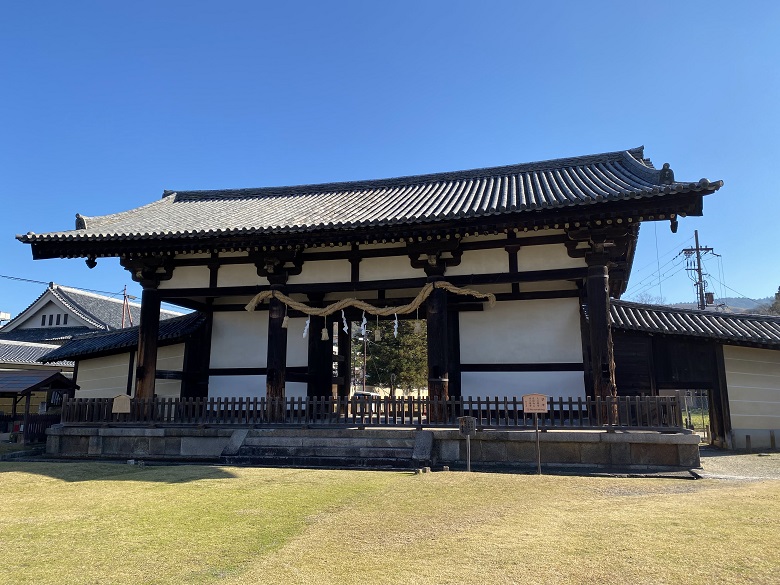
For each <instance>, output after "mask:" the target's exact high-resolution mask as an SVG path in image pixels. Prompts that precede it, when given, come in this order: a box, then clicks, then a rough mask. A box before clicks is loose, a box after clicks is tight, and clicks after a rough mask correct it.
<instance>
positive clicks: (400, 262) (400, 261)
mask: <svg viewBox="0 0 780 585" xmlns="http://www.w3.org/2000/svg"><path fill="white" fill-rule="evenodd" d="M420 277H423V278H424V277H425V271H424V270H422V269H417V268H412V265H411V263H410V262H409V256H391V257H388V258H364V259H363V260H361V261H360V280H361V282H364V281H367V280H387V279H395V278H420Z"/></svg>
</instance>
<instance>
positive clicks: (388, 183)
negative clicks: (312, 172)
mask: <svg viewBox="0 0 780 585" xmlns="http://www.w3.org/2000/svg"><path fill="white" fill-rule="evenodd" d="M721 185H722V182H721V181H715V182H710V181H708V180H706V179H702V180H700V181H698V182H679V181H674V178H673V174H672V173H671V171H670V170H669V169H667V168H664V169H660V170H659V169H655V168H654V167H653V166H652V164H651V163H650V162H649V161H648V160H647V159H645V158H644V150H643V148H641V147H640V148H636V149H632V150H627V151H617V152H609V153H604V154H597V155H588V156H581V157H576V158H563V159H556V160H550V161H543V162H537V163H526V164H519V165H511V166H502V167H493V168H483V169H474V170H467V171H458V172H449V173H438V174H430V175H418V176H411V177H400V178H392V179H380V180H370V181H353V182H345V183H327V184H320V185H301V186H294V187H267V188H257V189H226V190H214V191H166V192H165V193H164V194H163V197H162V199H161V200H158V201H156V202H153V203H150V204H148V205H145V206H142V207H138V208H136V209H132V210H129V211H125V212H122V213H116V214H113V215H104V216H97V217H86V216H78V217H77V229H75V230H69V231H62V232H51V233H47V234H34V233H32V232H30V233H27V234H25V235H19V236H17V238H18V239H19V240H20V241H22V242H26V243H37V242H77V241H113V240H125V239H138V238H139V237H142V238H155V239H158V240H159V239H180V238H200V237H204V236H226V235H230V236H233V235H239V236H243V235H251V234H266V233H273V234H294V233H306V232H313V231H339V230H353V229H358V228H370V227H373V226H390V225H398V226H403V225H414V224H431V223H436V222H445V221H449V220H452V219H457V218H482V217H495V216H499V215H507V214H518V213H523V212H533V211H540V210H545V209H554V208H576V207H579V206H588V205H591V204H594V203H602V202H611V201H621V200H628V199H644V198H650V197H666V196H675V195H681V194H685V193H702V194H707V193H712V192H714V191H716V190H717V189H719V188H720V187H721Z"/></svg>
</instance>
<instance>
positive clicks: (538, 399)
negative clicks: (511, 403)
mask: <svg viewBox="0 0 780 585" xmlns="http://www.w3.org/2000/svg"><path fill="white" fill-rule="evenodd" d="M548 410H549V408H548V406H547V396H546V395H544V394H525V395H523V412H525V413H526V414H544V413H546V412H547V411H548Z"/></svg>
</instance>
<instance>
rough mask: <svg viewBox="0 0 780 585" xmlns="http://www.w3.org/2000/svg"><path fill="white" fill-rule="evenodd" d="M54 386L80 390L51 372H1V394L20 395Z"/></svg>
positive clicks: (66, 379)
mask: <svg viewBox="0 0 780 585" xmlns="http://www.w3.org/2000/svg"><path fill="white" fill-rule="evenodd" d="M48 385H52V386H54V387H56V388H73V387H74V386H75V387H76V388H78V386H76V385H75V384H74V383H73V380H71V379H69V378H66V377H65V376H63V375H62V374H60V373H59V372H52V371H50V370H48V371H47V370H0V393H2V394H10V393H15V394H19V393H22V392H24V391H25V390H30V391H35V390H36V389H38V388H43V387H46V386H48Z"/></svg>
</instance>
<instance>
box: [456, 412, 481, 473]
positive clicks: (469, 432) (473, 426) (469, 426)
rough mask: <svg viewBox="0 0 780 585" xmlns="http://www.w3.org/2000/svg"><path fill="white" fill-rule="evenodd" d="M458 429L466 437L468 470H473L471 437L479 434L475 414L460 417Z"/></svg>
mask: <svg viewBox="0 0 780 585" xmlns="http://www.w3.org/2000/svg"><path fill="white" fill-rule="evenodd" d="M458 430H459V431H460V434H461V435H462V436H464V437H466V471H471V437H473V436H474V435H476V434H477V419H476V418H474V417H473V416H461V417H458Z"/></svg>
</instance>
